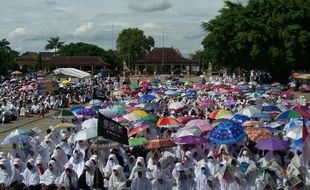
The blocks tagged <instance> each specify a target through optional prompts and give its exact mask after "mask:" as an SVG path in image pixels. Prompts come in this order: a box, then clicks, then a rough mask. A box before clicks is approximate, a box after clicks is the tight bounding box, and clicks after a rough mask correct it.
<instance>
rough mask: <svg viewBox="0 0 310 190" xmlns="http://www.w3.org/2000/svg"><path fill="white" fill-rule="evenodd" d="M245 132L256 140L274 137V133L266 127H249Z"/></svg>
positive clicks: (251, 138)
mask: <svg viewBox="0 0 310 190" xmlns="http://www.w3.org/2000/svg"><path fill="white" fill-rule="evenodd" d="M245 132H246V134H247V135H248V137H249V139H250V140H251V141H254V142H258V141H260V140H262V139H265V138H269V137H272V133H271V132H270V131H268V130H267V129H264V128H257V127H247V128H245Z"/></svg>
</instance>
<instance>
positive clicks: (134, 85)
mask: <svg viewBox="0 0 310 190" xmlns="http://www.w3.org/2000/svg"><path fill="white" fill-rule="evenodd" d="M129 88H130V89H131V90H136V89H138V88H139V86H137V85H136V84H131V85H129Z"/></svg>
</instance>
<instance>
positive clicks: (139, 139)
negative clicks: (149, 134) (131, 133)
mask: <svg viewBox="0 0 310 190" xmlns="http://www.w3.org/2000/svg"><path fill="white" fill-rule="evenodd" d="M128 142H129V146H141V145H145V144H147V143H148V140H147V139H146V138H143V137H137V138H130V139H129V140H128Z"/></svg>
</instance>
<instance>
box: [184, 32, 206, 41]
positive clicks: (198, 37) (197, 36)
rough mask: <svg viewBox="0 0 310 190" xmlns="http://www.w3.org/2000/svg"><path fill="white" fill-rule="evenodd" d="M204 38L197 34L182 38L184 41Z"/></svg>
mask: <svg viewBox="0 0 310 190" xmlns="http://www.w3.org/2000/svg"><path fill="white" fill-rule="evenodd" d="M203 36H204V33H199V34H189V35H185V36H183V38H184V39H185V40H195V39H200V38H202V37H203Z"/></svg>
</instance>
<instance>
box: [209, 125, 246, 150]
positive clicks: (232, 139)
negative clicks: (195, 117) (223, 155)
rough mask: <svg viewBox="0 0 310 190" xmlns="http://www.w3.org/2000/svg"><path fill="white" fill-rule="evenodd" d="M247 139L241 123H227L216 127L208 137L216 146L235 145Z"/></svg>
mask: <svg viewBox="0 0 310 190" xmlns="http://www.w3.org/2000/svg"><path fill="white" fill-rule="evenodd" d="M244 137H245V132H244V129H243V127H242V126H241V124H240V123H235V122H233V121H225V122H222V123H220V124H219V125H217V126H216V127H214V128H213V129H212V130H211V131H210V132H209V135H208V138H209V140H210V141H211V142H212V143H214V144H235V143H237V142H239V141H241V140H242V139H243V138H244Z"/></svg>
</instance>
